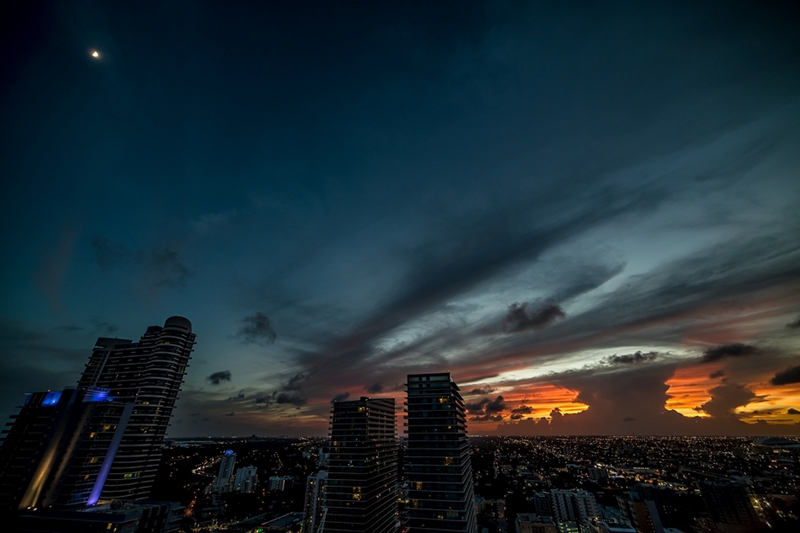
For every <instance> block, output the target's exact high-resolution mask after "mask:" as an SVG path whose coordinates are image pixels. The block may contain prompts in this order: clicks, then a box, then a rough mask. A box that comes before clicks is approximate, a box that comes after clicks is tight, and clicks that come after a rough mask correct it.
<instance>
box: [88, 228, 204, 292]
mask: <svg viewBox="0 0 800 533" xmlns="http://www.w3.org/2000/svg"><path fill="white" fill-rule="evenodd" d="M90 244H91V247H92V249H93V250H94V257H95V261H96V263H97V265H98V266H99V267H100V268H102V269H103V270H107V271H110V270H113V269H115V268H121V267H125V266H133V267H135V268H137V269H138V270H139V273H140V275H141V277H142V280H143V282H144V284H145V285H146V286H148V287H149V288H151V289H159V288H176V287H184V286H186V282H187V281H188V280H189V278H190V277H191V276H192V272H191V271H190V270H189V268H188V267H187V266H186V265H184V264H183V263H182V262H181V260H180V257H179V255H178V252H176V251H175V250H170V249H168V248H151V249H149V250H144V251H137V250H131V249H130V248H128V247H127V246H125V245H124V244H122V243H120V242H116V241H112V240H111V239H108V238H107V237H103V236H100V235H98V236H96V237H94V238H93V239H92V240H91V243H90Z"/></svg>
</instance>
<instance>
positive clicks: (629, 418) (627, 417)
mask: <svg viewBox="0 0 800 533" xmlns="http://www.w3.org/2000/svg"><path fill="white" fill-rule="evenodd" d="M622 421H623V422H636V419H635V418H633V417H632V416H626V417H625V418H623V419H622Z"/></svg>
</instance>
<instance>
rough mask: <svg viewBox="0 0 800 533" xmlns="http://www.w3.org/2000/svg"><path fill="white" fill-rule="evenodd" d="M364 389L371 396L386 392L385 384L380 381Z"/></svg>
mask: <svg viewBox="0 0 800 533" xmlns="http://www.w3.org/2000/svg"><path fill="white" fill-rule="evenodd" d="M364 388H365V389H366V390H367V392H368V393H370V394H378V393H381V392H383V390H384V387H383V383H381V382H380V381H378V382H376V383H373V384H372V385H369V386H367V387H364Z"/></svg>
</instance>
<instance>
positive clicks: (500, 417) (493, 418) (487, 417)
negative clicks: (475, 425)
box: [470, 414, 503, 422]
mask: <svg viewBox="0 0 800 533" xmlns="http://www.w3.org/2000/svg"><path fill="white" fill-rule="evenodd" d="M502 420H503V415H489V414H487V415H483V416H473V417H472V418H470V421H471V422H501V421H502Z"/></svg>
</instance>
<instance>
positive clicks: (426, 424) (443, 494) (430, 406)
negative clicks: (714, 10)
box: [405, 372, 477, 533]
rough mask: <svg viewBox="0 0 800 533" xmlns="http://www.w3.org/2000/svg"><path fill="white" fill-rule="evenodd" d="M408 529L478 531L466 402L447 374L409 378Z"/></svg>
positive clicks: (414, 531)
mask: <svg viewBox="0 0 800 533" xmlns="http://www.w3.org/2000/svg"><path fill="white" fill-rule="evenodd" d="M407 389H408V402H407V403H408V448H407V450H406V453H405V466H406V469H405V472H406V473H405V479H406V482H407V483H408V484H409V492H408V498H409V502H408V528H409V532H410V533H422V532H437V533H445V532H447V533H453V532H463V533H476V531H477V524H476V516H475V496H474V492H473V488H472V464H471V461H470V454H469V442H467V418H466V411H465V409H464V400H463V399H462V398H461V393H460V392H459V388H458V385H456V383H455V382H454V381H453V380H452V379H450V374H449V373H447V372H445V373H438V374H412V375H409V376H408V383H407Z"/></svg>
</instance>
